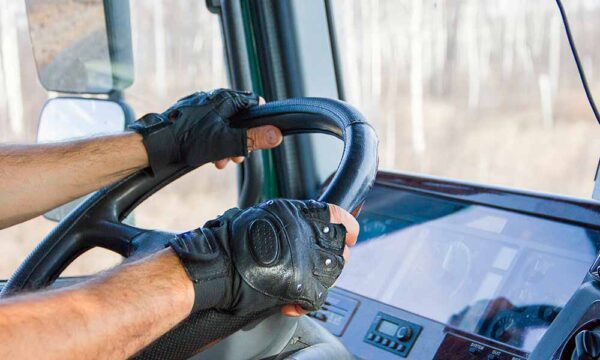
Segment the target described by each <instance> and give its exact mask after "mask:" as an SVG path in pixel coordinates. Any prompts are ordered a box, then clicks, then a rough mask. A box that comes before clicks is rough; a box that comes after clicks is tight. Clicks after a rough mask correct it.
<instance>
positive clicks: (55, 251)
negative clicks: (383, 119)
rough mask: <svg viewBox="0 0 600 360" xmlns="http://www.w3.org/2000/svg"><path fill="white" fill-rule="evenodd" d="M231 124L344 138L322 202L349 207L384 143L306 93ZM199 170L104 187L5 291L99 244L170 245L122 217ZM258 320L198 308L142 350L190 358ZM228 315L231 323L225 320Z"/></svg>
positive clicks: (143, 174)
mask: <svg viewBox="0 0 600 360" xmlns="http://www.w3.org/2000/svg"><path fill="white" fill-rule="evenodd" d="M231 125H232V126H234V127H239V128H252V127H257V126H262V125H275V126H277V127H278V128H280V129H281V131H282V133H283V135H284V136H285V135H290V134H299V133H325V134H329V135H333V136H335V137H338V138H340V139H342V140H343V141H344V150H343V153H342V158H341V161H340V164H339V166H338V169H337V171H336V174H335V175H334V177H333V178H332V180H331V182H330V184H329V185H328V187H327V188H326V189H325V191H324V192H323V193H322V194H321V196H320V197H319V200H321V201H326V202H329V203H334V204H337V205H339V206H341V207H342V208H344V209H346V210H348V211H352V210H355V209H358V208H359V206H360V205H361V204H362V202H363V201H364V198H365V197H366V195H367V193H368V191H369V190H370V188H371V186H372V184H373V181H374V179H375V175H376V172H377V143H378V141H377V137H376V135H375V132H374V130H373V128H372V127H371V126H370V125H369V124H368V123H367V121H366V120H365V119H364V117H363V116H362V115H361V114H360V113H359V112H358V111H357V110H355V109H354V108H353V107H351V106H350V105H348V104H346V103H343V102H341V101H338V100H332V99H323V98H299V99H289V100H282V101H276V102H271V103H268V104H266V105H262V106H258V107H255V108H252V109H250V110H248V111H246V112H244V113H243V114H240V115H239V116H238V117H236V118H234V119H232V120H231ZM192 170H193V168H190V167H187V166H170V167H167V168H165V169H163V170H162V171H161V172H159V173H157V174H154V175H152V174H151V173H150V172H148V171H147V170H141V171H138V172H136V173H134V174H132V175H130V176H128V177H126V178H124V179H122V180H121V181H118V182H116V183H114V184H112V185H109V186H107V187H105V188H103V189H100V190H98V191H97V192H96V193H94V194H93V195H92V196H91V197H90V198H88V199H87V200H86V201H84V202H83V203H82V204H81V205H79V206H78V207H77V208H76V209H74V210H73V211H72V212H71V213H70V214H69V215H68V216H67V217H65V218H64V219H63V220H62V221H61V222H60V223H59V224H58V225H57V226H56V227H55V228H54V229H53V230H52V231H51V232H50V233H49V234H48V235H47V236H46V237H45V238H44V239H43V240H42V241H41V242H40V243H39V244H38V245H37V246H36V248H35V249H34V250H33V251H32V252H31V253H30V254H29V256H28V257H27V258H26V259H25V260H24V261H23V263H22V264H21V265H20V266H19V268H18V269H17V270H16V271H15V273H14V274H13V275H12V276H11V278H10V279H9V280H8V282H7V283H6V285H5V286H4V288H3V290H2V293H1V294H0V296H1V297H6V296H10V295H11V294H15V293H18V292H20V291H23V290H36V289H40V288H44V287H47V286H49V285H51V284H52V283H53V282H54V281H55V280H56V279H57V278H58V276H59V275H60V273H61V272H62V271H63V270H64V269H65V268H66V267H67V266H68V265H69V264H70V263H71V262H73V261H74V260H75V259H76V258H77V257H78V256H79V255H81V254H83V253H84V252H86V251H88V250H90V249H92V248H94V247H103V248H105V249H108V250H111V251H114V252H116V253H119V254H120V255H122V256H123V257H127V258H128V257H131V256H136V255H138V254H141V253H145V252H149V251H152V250H153V249H156V248H159V247H162V246H164V243H165V239H166V238H167V236H171V235H172V234H169V233H165V232H159V231H148V230H143V229H139V228H136V227H134V226H130V225H126V224H123V223H122V221H123V219H124V218H125V217H126V216H127V215H128V214H129V213H130V212H131V211H133V209H135V207H137V206H138V205H139V204H140V203H142V202H143V201H144V200H145V199H147V198H148V197H149V196H151V195H152V194H154V193H155V192H156V191H158V190H160V189H162V188H163V187H164V186H166V185H167V184H169V183H171V182H173V181H174V180H176V179H177V178H179V177H181V176H183V175H185V174H186V173H188V172H190V171H192ZM266 315H267V314H264V317H266ZM192 318H193V319H192ZM190 319H191V320H190ZM188 320H190V321H188ZM254 320H257V318H256V317H253V318H240V317H233V316H231V315H229V314H225V313H219V312H216V311H212V310H209V311H205V312H200V313H197V314H193V315H191V316H190V317H189V318H188V319H186V320H184V322H183V323H181V324H180V325H178V326H177V327H176V328H174V329H173V330H171V331H170V332H169V333H167V334H165V335H163V337H161V338H159V339H158V340H157V341H155V342H154V343H153V344H151V345H150V346H148V347H147V348H145V349H144V350H142V351H141V352H140V353H139V355H138V357H140V358H144V359H151V358H157V359H158V358H160V359H165V358H187V357H189V356H192V355H194V354H195V353H197V352H198V351H199V350H200V349H201V347H202V346H204V345H206V344H208V343H210V342H212V341H214V340H216V339H219V338H222V337H224V336H226V335H229V334H232V333H233V332H235V331H236V330H238V329H240V328H242V327H243V326H245V325H247V324H249V323H250V322H252V321H254ZM186 322H189V324H186ZM224 322H226V323H228V324H230V325H229V326H224V324H223V323H224ZM215 328H216V331H215ZM182 339H183V340H182ZM186 339H187V340H192V339H194V342H196V343H197V344H196V345H195V346H190V344H185V343H182V342H185V341H187V340H186ZM157 343H158V344H157ZM175 347H177V349H171V350H172V351H170V350H169V349H168V348H175ZM165 349H166V350H167V352H165Z"/></svg>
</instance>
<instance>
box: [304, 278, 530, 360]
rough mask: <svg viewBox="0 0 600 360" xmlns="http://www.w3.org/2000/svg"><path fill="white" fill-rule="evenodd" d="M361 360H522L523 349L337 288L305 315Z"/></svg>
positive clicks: (524, 354)
mask: <svg viewBox="0 0 600 360" xmlns="http://www.w3.org/2000/svg"><path fill="white" fill-rule="evenodd" d="M310 316H311V317H312V318H314V319H315V320H318V321H319V322H320V323H321V325H323V326H324V327H325V328H326V329H327V330H329V331H330V332H331V333H332V334H334V335H336V336H338V337H339V339H340V341H341V342H342V343H343V344H344V346H345V347H346V348H347V349H348V350H349V351H350V352H351V353H352V354H354V355H355V356H356V357H357V358H360V359H365V360H398V359H418V360H420V359H435V360H523V359H526V358H527V355H528V354H527V353H525V352H523V351H521V350H518V349H516V348H514V347H511V346H507V345H505V344H502V343H499V342H497V341H492V340H489V339H486V338H485V337H483V336H480V335H476V334H472V333H469V332H465V331H461V330H458V329H456V328H452V327H449V326H447V325H445V324H441V323H439V322H436V321H433V320H431V319H427V318H425V317H422V316H419V315H418V314H415V313H411V312H408V311H405V310H402V309H398V308H396V307H393V306H390V305H387V304H383V303H381V302H378V301H375V300H373V299H370V298H367V297H365V296H362V295H359V294H356V293H352V292H350V291H347V290H343V289H340V288H332V289H330V291H329V294H328V296H327V301H326V302H325V305H324V306H323V307H322V308H321V309H320V310H319V311H315V312H312V313H311V314H310Z"/></svg>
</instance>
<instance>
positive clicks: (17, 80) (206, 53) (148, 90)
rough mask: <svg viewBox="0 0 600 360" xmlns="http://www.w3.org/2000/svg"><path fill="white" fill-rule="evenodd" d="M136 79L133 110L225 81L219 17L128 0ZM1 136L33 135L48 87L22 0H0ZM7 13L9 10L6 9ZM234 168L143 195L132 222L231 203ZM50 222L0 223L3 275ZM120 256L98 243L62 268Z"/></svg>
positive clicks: (209, 213)
mask: <svg viewBox="0 0 600 360" xmlns="http://www.w3.org/2000/svg"><path fill="white" fill-rule="evenodd" d="M130 8H131V27H132V42H133V55H134V68H135V81H134V83H133V85H132V86H131V87H130V88H128V89H127V90H126V91H125V93H124V97H125V101H126V102H127V103H128V104H129V105H130V106H131V107H132V108H133V110H134V112H135V115H136V117H138V118H139V117H140V116H142V115H144V114H145V113H148V112H161V111H164V110H165V109H167V108H168V107H169V106H170V105H171V104H172V103H173V102H175V101H176V100H178V99H179V98H181V97H183V96H186V95H188V94H190V93H192V92H195V91H201V90H207V89H212V88H217V87H227V78H226V73H225V61H224V56H223V48H222V39H221V33H220V27H219V20H218V17H217V16H216V15H214V14H211V13H210V12H209V11H208V10H207V8H206V5H205V2H204V1H193V2H187V1H186V2H172V1H167V0H162V1H151V0H136V1H130ZM0 12H2V16H1V17H0V30H2V31H1V33H2V36H1V39H0V40H1V41H2V44H3V47H2V52H1V54H0V61H1V62H2V66H0V94H5V95H6V94H9V95H7V96H4V95H3V96H0V142H2V143H6V142H20V143H22V142H34V141H35V138H36V129H37V124H38V116H39V113H40V110H41V107H42V105H43V103H44V101H45V100H46V99H47V98H48V93H47V92H46V91H45V90H44V89H43V88H42V87H41V85H40V84H39V81H38V78H37V74H36V71H35V66H34V61H33V54H32V51H31V44H30V40H29V35H28V29H27V18H26V15H25V6H24V2H23V1H8V2H3V3H2V4H1V5H0ZM9 14H10V15H9ZM236 178H237V177H236V171H235V167H234V166H231V165H229V166H228V168H227V169H226V170H223V171H217V170H216V169H214V167H212V166H211V165H210V164H209V165H206V166H205V167H203V168H201V169H198V170H196V171H194V172H192V173H190V174H188V175H186V176H184V177H183V178H181V179H179V180H178V181H176V182H174V183H173V184H171V185H170V186H168V187H167V188H165V189H163V190H162V191H160V192H158V193H157V194H155V195H154V196H152V197H151V198H150V199H148V200H147V201H146V202H144V203H143V204H142V205H141V206H140V207H139V208H138V209H136V211H135V212H134V221H135V223H136V225H138V226H141V227H145V228H159V229H165V230H176V231H182V230H187V229H191V228H194V227H198V226H201V225H202V224H203V223H204V222H205V221H206V220H208V219H211V218H213V217H215V216H216V215H218V214H219V213H222V212H223V211H224V210H226V209H228V208H230V207H232V206H235V204H236V198H237V185H236V184H237V181H236ZM54 226H55V223H53V222H51V221H49V220H46V219H45V218H43V217H39V218H36V219H33V220H30V221H28V222H25V223H23V224H20V225H16V226H13V227H11V228H8V229H5V230H0V254H1V255H0V279H6V278H8V277H9V276H10V275H11V274H12V273H13V272H14V271H15V270H16V268H17V267H18V265H19V264H20V263H21V262H22V261H23V259H24V258H25V257H26V256H27V254H29V253H30V252H31V250H33V248H34V247H35V245H36V244H37V243H38V242H39V241H40V240H41V239H42V238H43V237H44V236H45V235H46V234H47V233H48V232H49V231H50V230H51V229H52V228H53V227H54ZM120 261H121V258H120V256H118V255H116V254H113V253H110V252H109V251H106V250H101V249H96V250H92V251H90V252H88V253H86V254H84V255H83V256H82V257H81V258H80V259H78V260H76V261H75V262H74V263H73V264H72V265H71V266H69V267H68V268H67V269H66V271H65V273H64V274H65V275H68V276H77V275H85V274H91V273H95V272H98V271H101V270H103V269H106V268H109V267H111V266H113V265H115V264H117V263H119V262H120Z"/></svg>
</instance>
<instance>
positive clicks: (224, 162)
mask: <svg viewBox="0 0 600 360" xmlns="http://www.w3.org/2000/svg"><path fill="white" fill-rule="evenodd" d="M228 162H229V159H221V160H219V161H215V163H214V164H215V166H216V167H217V169H219V170H222V169H225V167H226V166H227V163H228Z"/></svg>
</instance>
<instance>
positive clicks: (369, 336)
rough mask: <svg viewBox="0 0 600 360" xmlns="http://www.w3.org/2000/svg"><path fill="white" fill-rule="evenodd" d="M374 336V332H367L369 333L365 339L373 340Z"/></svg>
mask: <svg viewBox="0 0 600 360" xmlns="http://www.w3.org/2000/svg"><path fill="white" fill-rule="evenodd" d="M374 338H375V334H373V333H369V335H367V340H373V339H374Z"/></svg>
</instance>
